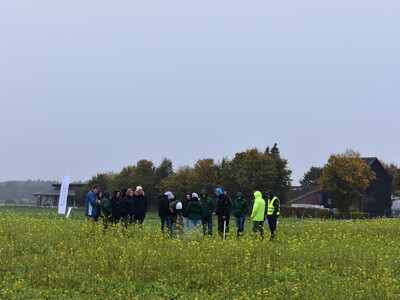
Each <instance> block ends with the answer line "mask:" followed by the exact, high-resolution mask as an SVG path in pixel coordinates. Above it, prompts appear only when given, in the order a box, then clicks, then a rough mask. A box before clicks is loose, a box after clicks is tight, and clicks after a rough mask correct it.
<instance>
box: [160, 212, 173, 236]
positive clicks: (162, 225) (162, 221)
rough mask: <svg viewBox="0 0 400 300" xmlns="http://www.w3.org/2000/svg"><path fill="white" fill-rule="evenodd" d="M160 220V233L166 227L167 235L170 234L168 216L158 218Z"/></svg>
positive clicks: (170, 228) (170, 227)
mask: <svg viewBox="0 0 400 300" xmlns="http://www.w3.org/2000/svg"><path fill="white" fill-rule="evenodd" d="M160 219H161V231H162V232H164V229H165V225H166V226H167V228H168V231H169V233H170V234H172V226H171V219H170V218H169V216H164V217H160Z"/></svg>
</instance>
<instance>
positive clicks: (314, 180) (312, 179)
mask: <svg viewBox="0 0 400 300" xmlns="http://www.w3.org/2000/svg"><path fill="white" fill-rule="evenodd" d="M322 171H323V168H321V167H311V168H310V170H308V171H307V172H306V173H304V175H303V178H302V179H301V180H300V184H301V185H302V186H304V187H310V186H318V185H319V183H318V179H319V178H320V177H321V176H322Z"/></svg>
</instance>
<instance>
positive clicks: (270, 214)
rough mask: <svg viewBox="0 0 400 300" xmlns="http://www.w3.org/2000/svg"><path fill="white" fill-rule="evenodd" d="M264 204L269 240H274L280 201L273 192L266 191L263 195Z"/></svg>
mask: <svg viewBox="0 0 400 300" xmlns="http://www.w3.org/2000/svg"><path fill="white" fill-rule="evenodd" d="M265 197H266V198H267V199H266V202H267V203H266V204H267V209H266V212H267V220H268V225H269V230H270V231H271V240H273V239H274V238H275V231H276V224H277V222H278V217H279V215H280V203H279V202H280V201H279V199H278V197H276V196H275V193H274V191H273V190H268V191H267V192H266V193H265Z"/></svg>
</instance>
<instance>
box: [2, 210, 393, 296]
mask: <svg viewBox="0 0 400 300" xmlns="http://www.w3.org/2000/svg"><path fill="white" fill-rule="evenodd" d="M75 215H76V216H77V215H78V213H76V214H75ZM231 221H232V220H231ZM215 223H216V222H215ZM246 223H247V225H246V230H245V232H246V235H245V237H244V238H242V239H240V240H237V239H236V238H235V237H233V236H230V237H229V238H228V239H227V240H225V241H223V240H222V239H221V238H219V237H218V236H212V237H201V238H200V239H199V240H196V239H193V240H191V239H188V238H183V239H171V238H168V237H165V236H163V235H162V234H161V233H160V229H159V227H158V225H159V220H158V218H157V217H156V215H151V216H150V218H148V219H146V224H144V225H145V226H143V228H132V229H130V230H128V231H125V232H124V233H123V232H122V230H121V228H120V227H116V228H112V229H110V230H109V231H108V232H104V231H103V227H102V226H101V224H95V225H94V226H90V225H88V224H87V222H86V220H84V218H78V217H76V218H75V219H66V218H65V217H62V216H59V215H57V214H56V211H54V212H44V213H43V212H41V211H39V212H34V213H33V212H32V211H31V212H29V211H19V212H15V211H10V210H6V211H5V210H4V209H3V208H0V261H1V262H2V264H1V266H0V282H1V287H2V288H1V290H0V298H1V299H29V298H30V299H95V298H101V299H117V298H126V299H196V298H197V299H266V298H272V299H398V298H399V297H400V249H399V243H400V235H399V233H400V220H398V219H374V220H360V221H337V220H313V219H292V218H282V219H281V220H280V223H279V224H278V236H277V239H276V240H275V241H274V242H270V241H269V240H268V239H265V240H260V239H257V238H255V237H254V236H253V235H252V234H251V233H250V226H251V224H250V222H249V221H246ZM153 225H154V226H153ZM231 226H232V227H231V228H232V229H234V227H233V224H232V225H231ZM231 231H232V232H233V231H234V230H231Z"/></svg>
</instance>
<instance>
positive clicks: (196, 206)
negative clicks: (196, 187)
mask: <svg viewBox="0 0 400 300" xmlns="http://www.w3.org/2000/svg"><path fill="white" fill-rule="evenodd" d="M188 210H189V231H190V233H191V234H194V233H195V234H196V237H197V238H199V236H200V225H201V215H202V207H201V202H200V201H199V196H198V195H197V194H196V193H192V198H191V199H190V203H189V209H188Z"/></svg>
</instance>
